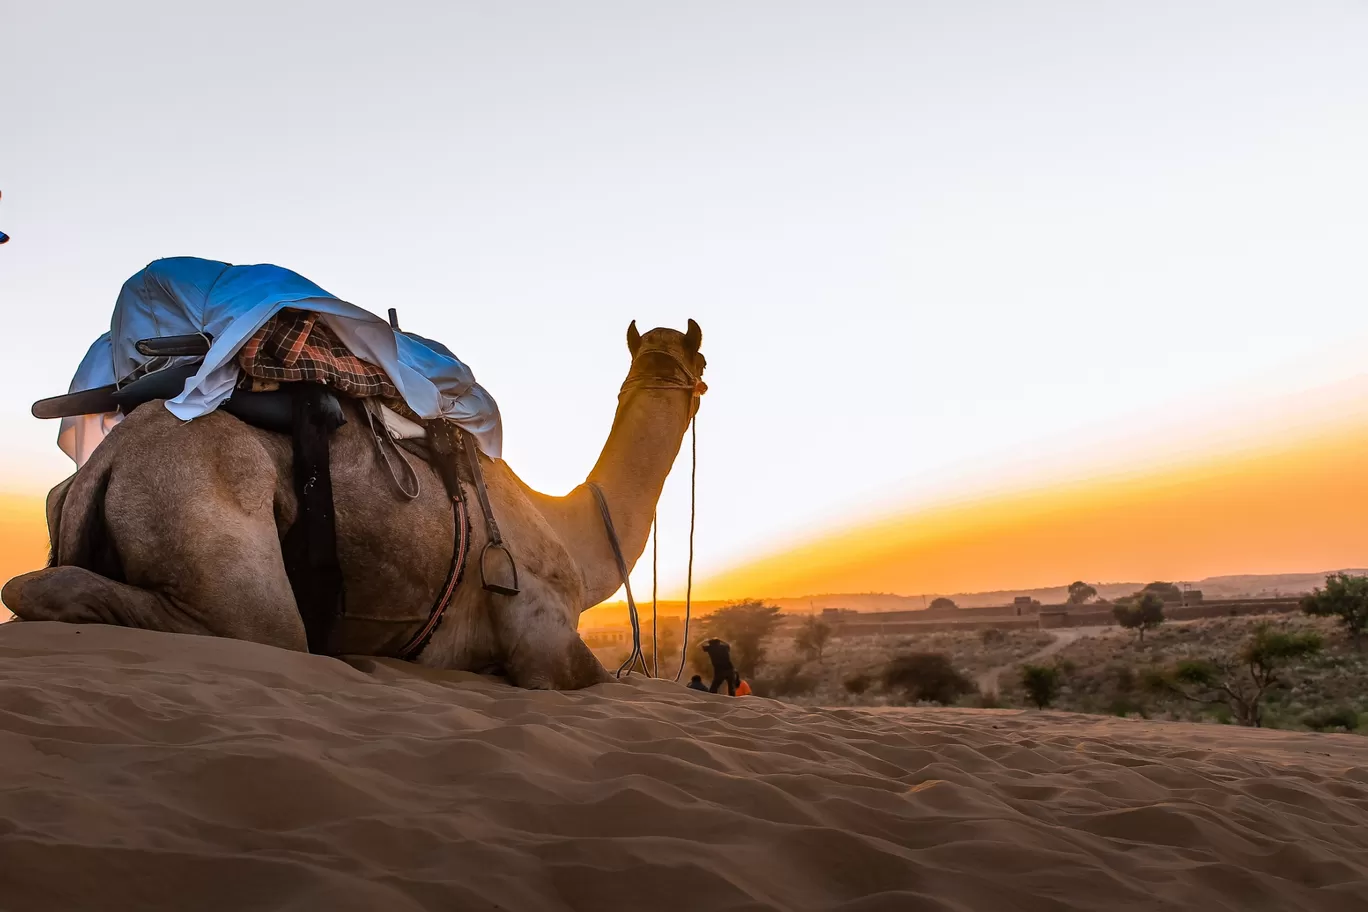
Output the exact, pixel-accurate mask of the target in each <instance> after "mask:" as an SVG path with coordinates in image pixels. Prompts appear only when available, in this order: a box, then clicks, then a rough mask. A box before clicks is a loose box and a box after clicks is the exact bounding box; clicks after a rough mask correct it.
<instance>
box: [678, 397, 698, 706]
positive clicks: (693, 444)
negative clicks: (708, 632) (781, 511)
mask: <svg viewBox="0 0 1368 912" xmlns="http://www.w3.org/2000/svg"><path fill="white" fill-rule="evenodd" d="M689 452H690V455H691V457H692V464H691V465H690V467H689V575H688V577H686V579H687V582H686V583H685V584H684V642H683V643H682V644H681V645H680V647H679V670H678V671H676V672H675V676H674V679H675V683H678V682H679V679H680V678H681V677H683V676H684V663H685V660H686V659H687V658H688V656H689V615H690V613H691V609H692V608H693V558H694V516H695V514H696V512H697V507H698V414H697V413H695V414H694V416H693V420H692V421H690V422H689Z"/></svg>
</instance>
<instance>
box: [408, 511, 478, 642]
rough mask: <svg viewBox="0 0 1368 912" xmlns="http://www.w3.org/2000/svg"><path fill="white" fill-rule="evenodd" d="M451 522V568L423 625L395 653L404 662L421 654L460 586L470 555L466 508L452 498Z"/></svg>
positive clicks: (467, 512) (468, 512) (468, 524)
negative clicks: (452, 525) (452, 527)
mask: <svg viewBox="0 0 1368 912" xmlns="http://www.w3.org/2000/svg"><path fill="white" fill-rule="evenodd" d="M451 518H452V521H453V522H454V523H455V530H454V533H453V543H452V546H451V567H450V568H449V569H448V570H447V576H446V581H445V582H443V583H442V589H441V591H440V592H438V593H437V601H436V602H434V603H433V605H432V611H431V612H430V613H429V614H428V619H427V621H426V622H425V623H424V624H423V626H422V628H421V629H420V630H419V631H418V632H417V633H416V634H414V635H413V638H412V639H410V640H409V641H408V642H407V643H405V644H404V647H403V648H402V649H400V650H399V658H400V659H403V660H404V661H408V660H410V659H412V658H415V657H416V656H417V655H418V653H420V652H422V651H423V647H424V646H426V645H427V644H428V640H430V639H432V635H433V633H435V632H436V631H437V625H439V624H441V623H442V617H443V615H445V614H446V610H447V608H448V606H450V605H451V597H452V596H453V595H455V594H456V587H458V586H460V585H461V578H462V577H463V576H464V575H465V565H466V556H467V554H469V552H470V511H469V510H468V509H467V508H466V504H465V501H464V500H463V499H462V498H460V497H456V496H453V497H452V498H451Z"/></svg>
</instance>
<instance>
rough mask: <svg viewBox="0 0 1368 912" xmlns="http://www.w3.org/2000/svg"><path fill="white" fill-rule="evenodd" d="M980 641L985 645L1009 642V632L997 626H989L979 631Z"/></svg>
mask: <svg viewBox="0 0 1368 912" xmlns="http://www.w3.org/2000/svg"><path fill="white" fill-rule="evenodd" d="M979 642H980V643H982V644H983V645H984V646H998V645H1001V644H1002V643H1005V642H1007V634H1006V632H1005V631H1003V630H1000V629H998V628H997V627H988V628H985V629H983V630H980V631H979Z"/></svg>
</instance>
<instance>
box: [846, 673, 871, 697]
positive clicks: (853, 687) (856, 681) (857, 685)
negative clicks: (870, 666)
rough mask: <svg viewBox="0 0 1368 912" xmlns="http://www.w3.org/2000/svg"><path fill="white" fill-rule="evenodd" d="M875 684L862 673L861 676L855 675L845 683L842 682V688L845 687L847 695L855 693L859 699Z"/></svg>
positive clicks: (869, 677)
mask: <svg viewBox="0 0 1368 912" xmlns="http://www.w3.org/2000/svg"><path fill="white" fill-rule="evenodd" d="M873 683H874V679H873V678H872V677H871V676H870V675H868V674H867V673H865V672H863V671H862V672H860V673H859V674H853V675H851V676H850V677H848V678H846V679H845V681H844V682H842V686H843V687H845V689H846V692H847V693H853V694H854V695H855V696H857V697H858V696H860V695H861V694H863V693H864V692H865V691H866V690H869V688H870V686H871V685H873Z"/></svg>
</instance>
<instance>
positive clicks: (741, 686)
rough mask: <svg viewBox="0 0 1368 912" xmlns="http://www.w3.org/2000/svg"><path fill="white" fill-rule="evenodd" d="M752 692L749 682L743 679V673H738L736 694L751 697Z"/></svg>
mask: <svg viewBox="0 0 1368 912" xmlns="http://www.w3.org/2000/svg"><path fill="white" fill-rule="evenodd" d="M750 692H751V689H750V685H749V684H747V683H746V682H745V680H743V679H742V677H741V675H739V674H738V675H737V676H736V694H735V696H738V697H749V696H750Z"/></svg>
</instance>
